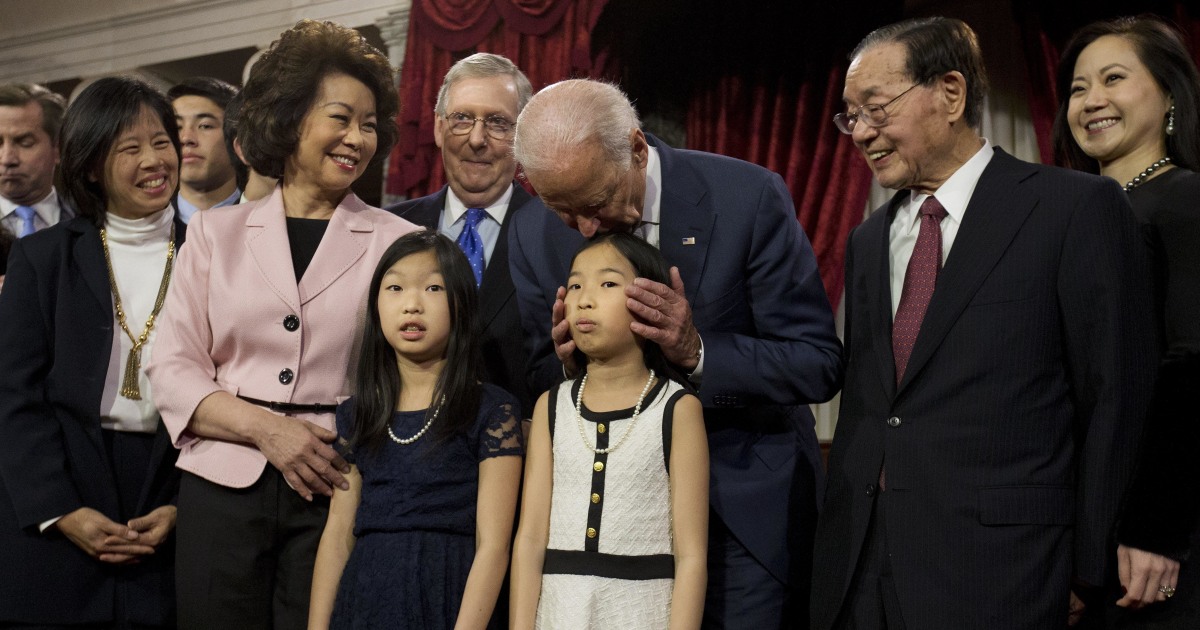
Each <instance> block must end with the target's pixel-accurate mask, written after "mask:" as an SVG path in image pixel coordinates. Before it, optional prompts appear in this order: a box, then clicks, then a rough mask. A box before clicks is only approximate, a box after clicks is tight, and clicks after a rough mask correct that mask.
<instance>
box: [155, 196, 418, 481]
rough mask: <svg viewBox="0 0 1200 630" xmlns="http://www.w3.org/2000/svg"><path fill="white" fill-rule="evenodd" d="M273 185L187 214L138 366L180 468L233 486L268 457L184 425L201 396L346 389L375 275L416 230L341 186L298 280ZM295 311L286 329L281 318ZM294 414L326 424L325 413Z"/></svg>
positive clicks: (322, 395) (320, 393) (316, 398)
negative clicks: (144, 362)
mask: <svg viewBox="0 0 1200 630" xmlns="http://www.w3.org/2000/svg"><path fill="white" fill-rule="evenodd" d="M280 190H281V189H280V188H276V189H275V193H274V194H273V195H271V196H270V197H269V198H266V199H263V200H260V201H257V202H250V203H245V204H241V205H237V206H231V207H227V208H214V209H212V210H205V211H204V212H197V213H196V214H195V216H193V217H192V221H191V224H190V225H188V233H187V242H186V244H185V245H184V247H183V248H182V249H181V250H180V252H179V257H178V260H177V261H176V266H175V272H174V277H173V278H172V280H171V287H170V289H169V291H168V294H167V303H168V304H169V306H168V307H167V308H164V309H163V313H165V316H164V317H163V319H162V321H161V322H160V323H159V324H158V332H157V338H156V339H155V342H154V352H153V354H154V356H153V357H152V358H151V360H150V363H149V364H148V366H147V368H146V371H147V374H148V375H149V377H150V381H151V383H152V384H153V386H154V400H155V403H157V405H158V409H159V412H160V413H162V418H163V423H164V424H165V425H166V427H167V430H168V431H169V432H170V435H171V439H172V440H173V441H174V443H175V446H176V447H177V448H179V449H180V454H179V462H178V464H177V465H178V466H179V468H181V469H183V470H187V471H189V472H192V473H195V474H196V475H199V476H201V477H204V478H205V479H208V480H210V481H213V482H215V483H218V484H221V485H224V486H228V487H233V488H244V487H247V486H249V485H250V484H252V483H254V482H255V481H256V480H257V479H258V477H259V476H260V475H261V474H262V471H263V468H264V467H265V466H266V463H267V459H266V457H265V456H264V455H263V454H262V453H261V452H260V451H259V450H258V449H256V448H254V447H253V446H252V445H247V444H242V443H235V442H226V441H223V440H216V439H209V438H200V437H197V436H196V435H194V434H192V433H191V432H190V431H188V422H189V421H190V420H191V418H192V414H193V413H194V412H195V410H196V407H197V406H198V405H199V404H200V401H201V400H204V398H205V397H207V396H208V395H209V394H212V393H214V392H216V391H219V390H224V391H227V392H229V393H230V394H234V395H237V394H241V395H243V396H249V397H252V398H258V399H261V400H269V401H278V402H292V403H304V404H312V403H330V404H332V403H335V402H338V401H339V400H341V399H343V398H345V397H346V396H348V395H349V394H350V377H351V371H352V370H353V365H352V364H351V360H352V356H354V355H355V353H356V350H355V348H354V346H355V344H356V343H357V339H358V332H359V330H360V327H361V326H362V320H363V317H362V316H363V313H364V309H365V306H366V304H365V302H366V295H367V288H368V287H367V285H368V284H369V283H370V281H371V274H372V272H374V270H375V265H376V264H378V262H379V259H380V258H381V257H382V256H383V252H384V250H386V249H387V248H388V246H389V245H391V244H392V242H393V241H395V240H396V239H397V238H398V237H400V236H401V235H403V234H405V233H408V232H411V231H414V230H417V229H419V228H417V226H415V225H413V224H412V223H409V222H408V221H405V220H403V219H401V218H399V217H397V216H395V215H393V214H391V213H388V212H385V211H383V210H380V209H378V208H373V207H371V206H368V205H367V204H365V203H363V201H362V200H361V199H359V198H358V197H356V196H354V194H352V193H351V194H348V195H346V198H345V199H344V200H343V201H342V203H341V204H340V205H339V206H338V207H337V209H336V210H335V211H334V213H333V217H332V218H331V219H330V221H329V227H328V228H327V229H326V232H325V236H324V237H323V238H322V239H321V244H320V246H319V247H318V248H317V251H316V254H314V255H313V259H312V263H311V264H310V265H309V267H308V270H307V271H305V274H304V277H303V278H302V279H301V280H300V283H299V285H298V286H297V283H296V275H295V272H294V270H293V268H292V257H291V250H290V248H289V246H288V237H287V227H286V221H285V218H284V211H283V197H282V193H281V192H280ZM291 315H295V316H296V317H298V318H299V320H300V321H299V326H298V327H295V329H294V330H289V329H288V327H285V325H284V319H285V318H287V317H288V316H291ZM292 324H293V326H294V322H292ZM285 370H289V371H290V378H289V377H288V376H285V375H284V374H285V372H284V371H285ZM297 418H300V419H302V420H307V421H308V422H312V423H314V424H317V425H320V426H322V427H324V428H326V429H333V415H332V414H303V415H298V416H297Z"/></svg>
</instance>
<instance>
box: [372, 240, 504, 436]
mask: <svg viewBox="0 0 1200 630" xmlns="http://www.w3.org/2000/svg"><path fill="white" fill-rule="evenodd" d="M428 251H432V252H433V253H434V256H435V257H436V258H437V265H438V269H439V270H440V271H441V273H442V279H443V280H445V283H446V300H447V302H449V305H450V339H449V342H448V344H447V346H446V367H445V369H443V370H442V373H441V375H439V376H438V380H437V385H436V387H435V389H434V393H433V400H432V402H431V403H430V406H429V411H428V412H427V413H426V418H427V419H428V416H429V414H432V413H434V412H435V410H437V408H438V402H439V401H441V400H442V399H443V397H444V398H445V404H443V405H442V409H441V411H440V413H439V414H438V418H437V420H436V421H435V422H434V423H433V424H432V425H431V426H430V428H429V435H430V436H431V437H432V438H433V439H434V441H435V442H436V443H444V442H445V441H447V440H449V439H450V438H452V437H454V436H455V435H458V434H461V433H463V432H465V431H467V430H468V429H469V428H470V427H471V426H473V423H474V422H475V417H476V415H477V414H478V413H479V396H480V392H479V390H480V385H479V380H478V375H479V335H477V334H476V330H475V328H476V323H475V320H476V317H475V310H476V302H477V300H478V298H477V296H476V292H477V289H476V287H475V275H474V274H473V273H472V272H471V264H470V263H468V262H467V257H466V256H465V255H463V253H462V250H461V249H459V248H458V246H457V245H455V244H454V242H452V241H451V240H450V239H448V238H446V237H445V236H442V235H440V234H438V233H437V232H435V231H431V230H423V231H419V232H411V233H409V234H405V235H404V236H401V237H400V238H398V239H396V242H394V243H392V244H391V246H390V247H388V249H387V251H385V252H384V253H383V257H382V258H381V259H380V260H379V264H378V265H377V266H376V267H375V273H374V274H373V275H372V276H371V286H370V288H369V290H368V292H367V315H366V321H365V322H364V324H363V327H362V334H361V336H360V338H359V355H358V368H357V372H356V378H355V383H354V398H355V404H354V418H353V420H352V423H351V435H350V437H349V442H350V448H351V449H355V448H357V447H360V446H365V447H366V448H367V449H369V450H377V449H379V448H380V447H381V446H383V445H384V444H386V443H387V442H388V440H389V438H388V435H387V428H388V423H390V422H391V420H392V414H393V413H394V412H395V410H396V403H397V401H399V400H400V390H401V389H402V388H403V387H404V384H403V383H402V382H401V380H400V369H399V367H397V365H396V351H395V350H394V349H393V348H392V346H391V344H389V343H388V340H387V338H386V337H384V335H383V330H382V326H381V323H380V318H379V291H380V286H381V285H382V283H383V276H384V274H385V273H387V271H388V269H391V267H392V265H394V264H396V263H397V262H399V261H400V260H401V259H403V258H405V257H407V256H411V255H413V254H419V253H421V252H428Z"/></svg>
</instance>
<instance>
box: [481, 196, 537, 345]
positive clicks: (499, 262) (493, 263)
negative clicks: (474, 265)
mask: <svg viewBox="0 0 1200 630" xmlns="http://www.w3.org/2000/svg"><path fill="white" fill-rule="evenodd" d="M529 200H530V196H529V193H527V192H525V189H523V188H521V185H520V184H518V183H516V182H514V183H513V191H512V196H511V197H510V198H509V200H508V211H507V212H506V213H505V215H504V222H503V223H501V224H500V236H498V237H497V238H496V247H495V249H493V250H492V258H491V260H490V261H488V265H487V268H486V269H484V270H483V282H482V283H481V284H480V286H479V321H480V325H481V326H482V327H483V328H487V326H488V324H490V323H491V321H492V320H493V319H495V318H496V315H498V314H499V313H500V311H501V310H502V309H503V308H504V305H505V304H506V303H507V302H508V301H509V300H510V299H512V297H513V294H514V293H515V292H516V289H515V288H514V287H513V281H512V275H511V274H510V273H509V270H508V226H510V225H512V222H513V215H514V214H516V213H517V212H520V211H521V208H522V207H523V206H524V205H525V204H526V203H528V202H529Z"/></svg>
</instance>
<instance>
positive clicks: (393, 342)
mask: <svg viewBox="0 0 1200 630" xmlns="http://www.w3.org/2000/svg"><path fill="white" fill-rule="evenodd" d="M475 304H476V288H475V277H474V275H473V274H472V272H471V269H470V265H469V263H468V262H467V259H466V257H465V256H463V254H462V252H461V251H460V250H459V249H458V247H457V246H456V245H454V243H452V242H451V241H450V240H449V239H446V238H445V237H443V236H439V235H438V234H436V233H434V232H416V233H412V234H408V235H405V236H403V237H401V238H400V239H398V240H397V241H396V242H395V243H394V244H393V245H392V246H391V247H390V248H388V250H387V252H385V253H384V255H383V258H382V260H380V262H379V265H378V267H377V268H376V269H375V275H374V277H373V278H372V284H371V288H370V292H369V294H368V301H367V321H366V325H365V326H364V327H363V333H362V340H361V344H360V348H359V352H360V356H359V360H358V369H357V379H356V383H355V388H354V391H355V396H354V397H353V398H351V399H350V400H347V401H346V402H344V403H342V404H341V405H339V406H338V409H337V431H338V435H339V444H340V445H341V448H342V451H343V453H344V454H345V458H346V460H347V461H349V462H350V463H351V464H352V470H351V472H350V474H349V475H348V476H347V479H348V480H349V482H350V489H349V490H347V491H342V490H337V491H335V492H334V495H333V500H332V502H331V503H330V508H329V520H328V522H327V523H326V525H325V532H324V534H323V535H322V536H321V544H320V547H319V549H318V551H317V561H316V567H315V568H314V571H313V583H312V602H311V606H310V615H309V627H310V628H325V627H331V628H389V629H391V628H421V629H428V630H436V629H438V628H486V627H493V623H492V622H491V618H492V612H493V609H494V608H495V605H496V599H497V596H498V594H499V592H500V587H501V583H502V582H503V580H504V574H505V571H506V569H507V567H508V559H509V543H510V541H511V538H512V524H513V515H514V513H515V511H516V501H517V489H518V486H519V485H520V479H521V465H522V464H521V455H522V443H521V426H520V419H519V418H518V417H517V415H516V411H515V410H516V401H515V399H514V398H513V397H512V396H511V395H509V394H508V393H507V392H505V391H503V390H501V389H499V388H497V387H494V386H492V385H488V384H481V383H479V382H478V380H476V373H477V369H476V367H477V365H478V358H477V356H476V355H477V345H476V339H477V337H476V335H474V334H473V333H472V331H473V322H474V319H475V318H474V313H475ZM477 514H478V515H481V516H482V517H483V518H478V519H477V518H476V515H477ZM498 621H499V620H498Z"/></svg>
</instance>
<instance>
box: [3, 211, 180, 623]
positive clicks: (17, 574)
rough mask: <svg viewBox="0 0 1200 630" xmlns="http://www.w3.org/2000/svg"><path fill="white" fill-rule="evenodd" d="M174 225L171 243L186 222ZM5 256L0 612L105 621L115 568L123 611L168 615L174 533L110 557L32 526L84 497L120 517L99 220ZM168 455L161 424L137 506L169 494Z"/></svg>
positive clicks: (66, 226)
mask: <svg viewBox="0 0 1200 630" xmlns="http://www.w3.org/2000/svg"><path fill="white" fill-rule="evenodd" d="M175 226H176V227H175V235H176V241H177V244H178V243H181V242H182V240H183V236H184V227H183V224H182V223H180V222H179V221H178V220H176V224H175ZM9 262H10V266H9V273H8V276H7V278H6V280H5V284H4V289H3V291H2V292H0V348H3V350H2V351H0V621H19V622H23V623H34V624H67V623H105V622H111V621H112V620H113V607H114V601H115V595H114V592H115V587H116V584H117V582H118V580H120V581H122V582H126V583H129V584H130V592H131V593H132V594H133V597H132V599H131V600H130V601H128V602H127V604H126V606H127V607H128V609H127V610H128V616H129V618H130V619H132V620H133V621H136V622H138V623H144V624H163V623H168V622H169V621H170V620H171V619H173V611H174V607H175V601H174V600H175V598H174V586H173V585H174V579H173V575H172V573H173V570H174V564H173V563H174V551H173V541H168V542H166V543H164V544H163V546H162V547H160V548H159V549H158V550H157V552H156V553H155V554H154V555H153V556H150V557H148V558H146V559H145V560H143V561H142V562H141V563H139V564H136V565H129V566H122V567H117V566H113V565H109V564H105V563H102V562H100V561H98V560H93V559H91V558H90V557H88V556H87V555H86V554H85V553H84V552H83V551H82V550H80V549H79V548H78V547H77V546H75V545H74V544H73V543H71V542H70V541H69V540H67V539H66V538H65V537H64V536H63V535H61V534H59V533H58V532H57V530H48V531H47V532H46V533H45V534H43V533H39V531H38V525H39V524H40V523H42V522H44V521H46V520H49V519H51V518H54V517H58V516H62V515H64V514H67V513H70V512H72V511H74V510H76V509H78V508H80V507H90V508H93V509H95V510H98V511H100V512H102V513H103V514H104V515H105V516H107V517H108V518H110V519H113V520H116V521H118V522H121V518H120V516H119V514H118V510H119V508H118V502H117V501H118V500H117V492H116V483H115V481H114V478H113V472H112V470H113V466H112V463H111V462H110V461H109V459H108V456H107V454H106V450H105V447H104V443H103V439H102V437H101V433H100V432H101V429H100V418H99V410H100V399H101V396H102V394H103V391H104V382H105V377H106V375H107V373H108V361H109V357H110V356H111V352H112V344H113V338H114V335H119V334H123V333H122V332H121V331H120V330H118V329H116V328H115V327H114V325H113V305H112V294H111V292H110V290H109V282H108V271H107V268H106V266H105V262H104V253H103V250H102V249H101V245H100V233H99V230H97V229H96V227H95V226H94V225H92V224H91V222H90V221H89V220H87V219H84V218H81V217H76V218H74V219H71V220H70V221H67V222H65V223H60V224H58V225H56V226H54V227H51V228H48V229H45V230H42V231H40V232H38V233H36V234H33V235H30V236H28V237H26V238H23V239H20V240H19V241H17V242H16V244H14V246H13V251H12V254H11V256H10V259H9ZM143 360H145V357H144V358H143ZM175 457H176V451H175V449H174V448H173V447H172V446H171V443H170V440H169V439H168V437H167V433H166V430H165V429H164V428H163V427H162V426H161V425H160V426H159V431H158V435H157V436H156V437H155V442H154V451H153V456H152V460H151V461H152V464H151V468H150V470H149V471H147V479H146V483H145V484H144V486H143V489H142V495H141V497H140V498H139V500H138V510H137V513H138V514H139V515H143V514H146V513H148V512H150V511H151V510H153V509H154V508H156V507H158V506H161V505H166V504H169V503H173V502H174V500H175V495H176V493H177V491H178V487H179V474H178V472H177V471H176V470H175Z"/></svg>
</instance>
